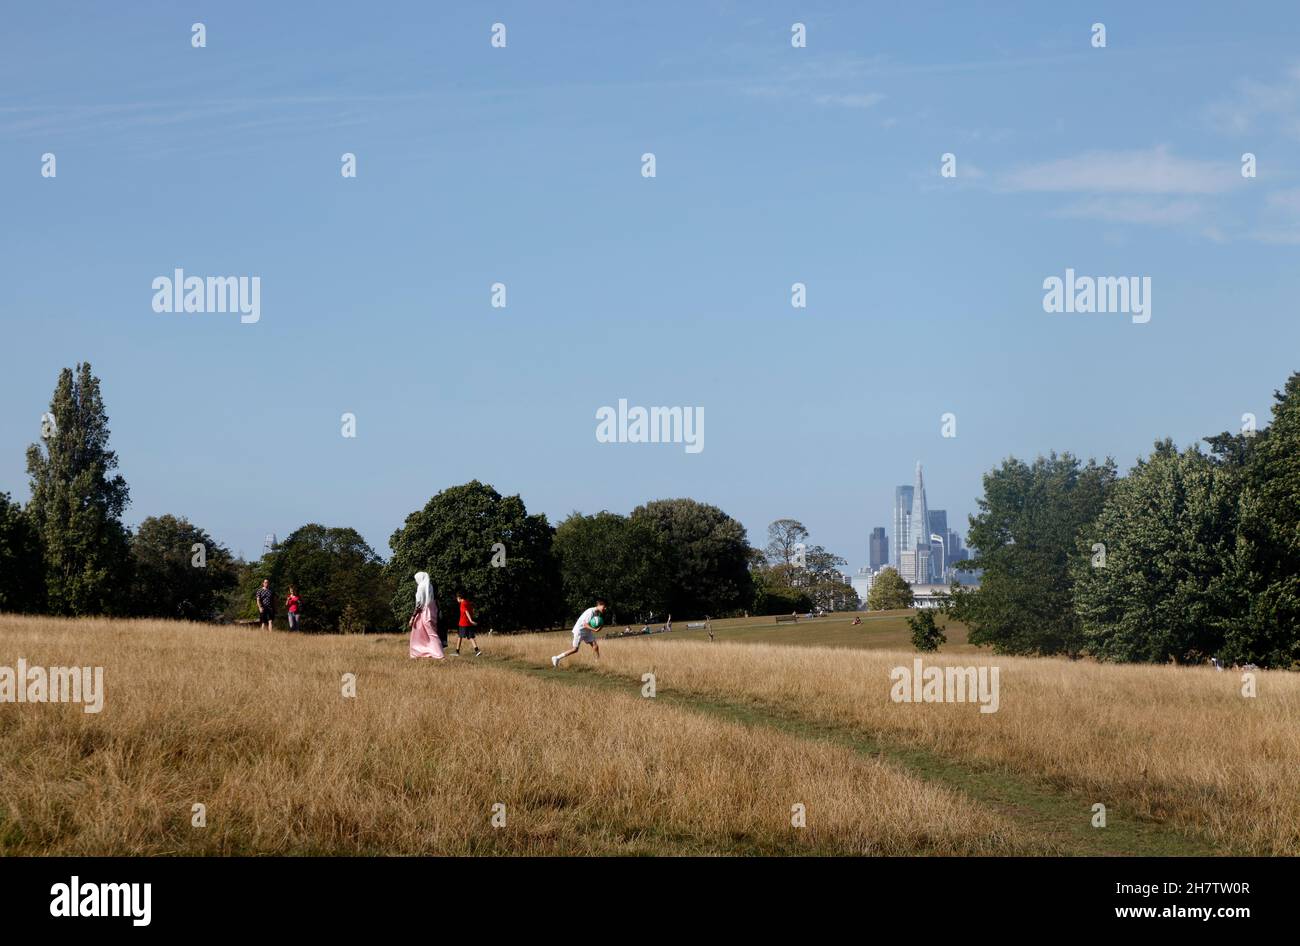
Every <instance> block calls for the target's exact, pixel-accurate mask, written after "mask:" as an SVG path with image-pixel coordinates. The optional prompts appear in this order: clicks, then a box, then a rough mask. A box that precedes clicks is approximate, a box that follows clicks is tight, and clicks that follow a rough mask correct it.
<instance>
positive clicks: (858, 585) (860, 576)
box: [849, 568, 876, 604]
mask: <svg viewBox="0 0 1300 946" xmlns="http://www.w3.org/2000/svg"><path fill="white" fill-rule="evenodd" d="M875 580H876V572H875V570H874V569H871V568H859V569H858V573H857V574H856V575H854V576H853V577H852V578H851V579H849V584H850V585H852V586H853V590H854V591H855V592H857V595H858V597H859V598H861V599H862V601H863V603H864V604H865V603H866V600H867V595H868V594H870V593H871V585H872V583H873V582H874V581H875Z"/></svg>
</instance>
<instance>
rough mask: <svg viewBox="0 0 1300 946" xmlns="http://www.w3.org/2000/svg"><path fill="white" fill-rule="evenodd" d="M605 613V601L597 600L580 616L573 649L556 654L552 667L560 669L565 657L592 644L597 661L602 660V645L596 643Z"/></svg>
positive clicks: (574, 631)
mask: <svg viewBox="0 0 1300 946" xmlns="http://www.w3.org/2000/svg"><path fill="white" fill-rule="evenodd" d="M604 613H605V599H604V598H597V599H596V603H595V604H594V605H592V606H591V607H590V608H588V609H587V610H586V611H583V612H582V614H581V616H579V618H578V621H577V623H576V624H574V625H573V647H572V648H570V649H569V650H566V651H565V652H564V653H562V654H556V655H555V656H554V657H552V658H551V666H552V667H558V666H559V665H560V661H561V660H563V659H564V658H565V657H572V656H573V655H574V654H576V653H577V652H578V649H579V648H580V647H581V646H582V645H583V644H584V643H587V644H590V645H591V649H592V650H594V651H595V652H596V660H597V661H599V660H600V644H598V643H596V633H595V632H596V630H597V629H598V628H599V627H600V625H601V623H602V621H603V620H604V619H603V618H602V617H601V615H602V614H604Z"/></svg>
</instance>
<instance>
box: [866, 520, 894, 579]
mask: <svg viewBox="0 0 1300 946" xmlns="http://www.w3.org/2000/svg"><path fill="white" fill-rule="evenodd" d="M867 544H868V545H869V547H870V548H869V554H868V556H867V562H868V563H869V564H868V565H867V567H868V568H870V569H871V570H872V571H873V572H874V571H875V570H876V569H877V568H883V567H884V566H885V565H887V564H888V563H889V536H887V535H885V527H884V526H876V527H875V528H874V529H872V530H871V539H870V540H869V541H868V543H867Z"/></svg>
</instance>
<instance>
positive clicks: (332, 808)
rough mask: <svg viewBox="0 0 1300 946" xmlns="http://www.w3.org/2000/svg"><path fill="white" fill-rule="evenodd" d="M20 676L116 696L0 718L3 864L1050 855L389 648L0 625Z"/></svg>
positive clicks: (1017, 837) (151, 630) (711, 735)
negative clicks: (40, 672) (66, 857)
mask: <svg viewBox="0 0 1300 946" xmlns="http://www.w3.org/2000/svg"><path fill="white" fill-rule="evenodd" d="M500 640H501V639H500V638H497V637H493V638H491V645H492V646H493V647H494V648H495V647H496V646H497V644H498V642H499V641H500ZM519 645H520V647H521V649H523V650H528V649H529V647H530V646H532V647H533V648H534V649H535V648H536V646H543V645H542V641H541V640H540V639H533V640H532V641H522V642H519ZM543 649H545V648H544V646H543ZM631 653H632V652H631V651H626V652H624V653H623V654H621V655H619V657H617V658H616V659H619V660H625V659H627V658H629V657H631ZM682 653H683V654H685V651H683V652H682ZM19 657H23V658H25V659H26V660H27V662H28V664H29V665H35V666H66V665H76V666H83V665H91V666H95V665H99V666H103V667H104V668H105V690H106V697H105V704H104V709H103V711H102V712H101V713H99V714H87V713H85V712H83V710H82V708H81V707H80V706H77V705H55V704H45V705H16V704H8V703H6V704H0V853H4V854H79V855H108V854H159V853H183V854H252V853H300V854H313V853H314V854H358V853H389V854H435V853H436V854H480V853H483V854H486V853H514V854H609V853H635V854H644V853H669V854H678V853H873V854H876V853H879V854H908V853H956V854H969V853H1042V852H1044V851H1045V850H1046V849H1045V847H1044V845H1043V844H1042V843H1038V842H1032V841H1030V840H1026V836H1025V834H1024V833H1023V832H1021V831H1020V830H1019V829H1018V828H1017V827H1016V826H1015V825H1012V824H1009V823H1007V821H1006V820H1005V819H1004V818H1003V817H1001V816H999V815H996V814H994V813H992V812H990V811H988V810H986V809H984V808H982V807H981V806H980V805H978V804H977V803H975V802H972V801H970V800H968V799H966V798H965V797H963V796H961V795H958V794H955V793H953V792H950V791H948V790H946V789H944V788H942V787H938V786H934V785H930V784H925V783H922V782H919V781H917V780H916V779H914V778H912V777H910V776H909V775H907V774H905V773H903V772H901V771H899V770H897V769H895V768H893V767H892V766H890V765H889V764H888V763H885V762H882V761H879V760H875V759H868V758H864V757H862V756H860V755H857V754H855V753H853V752H852V751H850V750H848V749H844V748H840V747H836V746H833V745H829V744H826V743H821V742H811V741H806V740H801V739H798V738H796V737H793V736H789V735H784V734H780V733H776V732H773V731H769V730H765V729H762V728H751V727H745V726H741V725H738V724H734V723H725V722H720V721H718V720H714V719H709V718H707V717H702V716H699V715H697V714H693V713H690V712H687V711H684V710H680V709H675V708H673V707H669V706H663V705H658V704H655V703H653V701H649V700H643V699H640V698H639V697H637V696H636V695H634V694H635V690H630V691H629V693H628V694H627V695H623V694H618V693H609V692H596V691H594V690H590V689H584V688H576V687H559V686H556V685H554V684H551V683H548V682H545V681H539V680H537V679H533V678H531V677H528V676H526V675H523V674H520V673H518V672H516V671H512V670H508V669H502V668H500V667H492V666H487V665H484V664H483V663H482V662H480V663H479V664H472V663H471V662H470V660H469V659H467V658H460V661H459V663H456V662H453V661H451V660H448V661H446V662H444V663H442V664H430V663H427V662H414V661H410V660H408V659H407V657H406V650H405V642H404V641H399V640H394V639H393V638H386V639H380V640H376V639H374V638H361V637H306V636H299V635H288V634H279V633H276V634H264V633H262V632H258V631H252V630H244V629H230V628H216V627H209V626H201V625H185V624H175V623H170V622H160V621H108V620H86V621H63V620H56V619H44V618H20V617H14V616H5V615H0V665H4V666H14V665H15V663H16V661H17V659H18V658H19ZM626 666H630V664H628V665H626ZM345 673H353V674H355V675H356V681H357V684H356V685H357V696H356V697H355V698H344V697H343V695H342V691H341V680H342V675H343V674H345ZM195 803H202V804H204V805H205V806H206V809H207V826H206V827H202V828H196V827H193V826H192V825H191V810H192V809H191V806H192V805H193V804H195ZM495 803H502V804H504V805H505V806H506V809H505V814H506V826H505V827H504V828H494V827H493V826H492V824H491V816H492V813H493V811H492V806H493V804H495ZM795 803H801V804H803V805H804V806H806V810H807V827H806V828H804V829H795V828H793V827H792V826H791V824H790V818H791V806H792V805H793V804H795Z"/></svg>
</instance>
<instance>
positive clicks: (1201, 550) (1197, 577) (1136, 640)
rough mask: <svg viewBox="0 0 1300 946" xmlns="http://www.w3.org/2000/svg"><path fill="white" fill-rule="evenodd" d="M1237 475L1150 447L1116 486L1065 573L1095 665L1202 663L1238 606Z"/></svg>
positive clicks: (1198, 456) (1195, 453) (1190, 455)
mask: <svg viewBox="0 0 1300 946" xmlns="http://www.w3.org/2000/svg"><path fill="white" fill-rule="evenodd" d="M1240 490H1241V482H1240V474H1239V472H1238V469H1237V468H1236V467H1233V466H1229V465H1224V464H1216V463H1214V462H1213V461H1212V460H1211V459H1210V458H1209V457H1207V456H1206V455H1205V454H1203V453H1201V451H1200V450H1198V449H1196V448H1192V449H1189V450H1187V451H1185V452H1183V453H1179V452H1178V451H1177V449H1176V448H1175V447H1174V444H1173V442H1172V441H1169V440H1166V441H1162V442H1159V443H1157V444H1156V447H1155V450H1154V452H1153V453H1152V454H1151V456H1150V458H1149V459H1146V460H1141V461H1139V462H1138V464H1137V465H1136V466H1135V467H1134V468H1133V469H1132V470H1131V471H1130V472H1129V474H1128V475H1127V476H1126V477H1124V478H1123V479H1121V480H1119V481H1118V483H1116V485H1115V487H1114V489H1112V490H1111V492H1110V495H1109V496H1108V498H1107V499H1106V502H1105V504H1104V505H1103V506H1102V509H1101V512H1100V514H1099V515H1098V517H1097V521H1096V523H1095V524H1094V525H1093V527H1092V528H1091V529H1089V530H1087V532H1088V534H1087V535H1085V536H1084V537H1083V539H1082V548H1081V549H1080V552H1079V555H1078V556H1077V558H1076V560H1075V563H1074V566H1073V577H1074V583H1075V590H1074V599H1075V610H1076V612H1077V614H1078V616H1079V619H1080V622H1081V625H1082V630H1083V634H1084V638H1085V641H1086V647H1085V649H1086V650H1087V651H1088V652H1089V653H1091V654H1093V655H1095V656H1097V657H1100V658H1101V659H1103V660H1119V661H1166V660H1169V659H1171V658H1172V659H1174V660H1177V661H1179V662H1185V663H1198V662H1203V661H1204V660H1205V659H1206V658H1207V657H1209V656H1212V655H1214V654H1217V653H1219V651H1220V650H1221V649H1222V646H1223V642H1224V638H1225V635H1226V634H1227V632H1228V630H1229V628H1230V627H1231V626H1232V625H1233V623H1234V620H1235V618H1234V613H1235V612H1236V611H1237V610H1238V609H1239V608H1240V607H1241V606H1242V605H1244V603H1245V601H1244V599H1243V596H1242V594H1241V592H1242V589H1241V587H1240V584H1239V583H1238V580H1237V573H1236V564H1237V563H1236V532H1237V496H1238V493H1239V492H1240Z"/></svg>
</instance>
